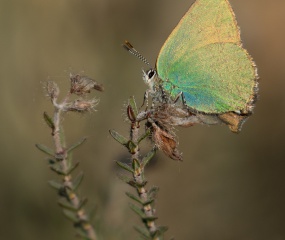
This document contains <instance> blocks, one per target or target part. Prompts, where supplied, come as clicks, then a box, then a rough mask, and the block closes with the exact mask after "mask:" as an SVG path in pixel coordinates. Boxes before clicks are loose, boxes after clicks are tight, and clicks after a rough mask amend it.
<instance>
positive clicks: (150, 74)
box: [147, 69, 155, 79]
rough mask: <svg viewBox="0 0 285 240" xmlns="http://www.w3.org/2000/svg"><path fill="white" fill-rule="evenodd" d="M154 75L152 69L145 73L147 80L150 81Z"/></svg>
mask: <svg viewBox="0 0 285 240" xmlns="http://www.w3.org/2000/svg"><path fill="white" fill-rule="evenodd" d="M154 75H155V71H154V70H153V69H150V70H149V71H148V72H147V76H148V78H149V79H151V78H152V77H153V76H154Z"/></svg>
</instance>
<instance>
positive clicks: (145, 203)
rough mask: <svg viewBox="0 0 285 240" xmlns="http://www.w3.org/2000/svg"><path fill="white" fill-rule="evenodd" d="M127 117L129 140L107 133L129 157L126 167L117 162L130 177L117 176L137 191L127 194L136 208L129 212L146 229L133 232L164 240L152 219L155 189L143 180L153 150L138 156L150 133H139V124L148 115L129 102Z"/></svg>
mask: <svg viewBox="0 0 285 240" xmlns="http://www.w3.org/2000/svg"><path fill="white" fill-rule="evenodd" d="M127 115H128V118H129V120H130V137H129V139H127V138H125V137H124V136H122V135H120V134H119V133H117V132H116V131H114V130H110V133H111V135H112V137H113V138H114V139H115V140H116V141H118V142H119V143H120V144H121V145H123V146H125V147H126V148H127V149H128V151H129V153H130V154H131V163H130V164H126V163H123V162H119V161H118V162H117V164H118V166H119V167H121V168H122V169H124V170H126V171H128V172H130V173H132V177H129V176H125V175H123V176H120V178H121V179H122V180H123V181H125V182H126V183H128V184H129V185H130V186H132V187H133V188H135V189H136V192H137V195H134V194H132V193H129V192H127V193H126V194H127V196H128V197H129V198H131V199H132V200H134V201H136V202H137V203H138V204H139V206H138V205H135V204H130V207H131V209H132V210H133V211H134V212H135V213H136V214H138V215H139V217H140V218H141V220H142V222H143V223H144V225H145V228H142V227H140V226H135V229H136V230H137V231H138V232H139V233H140V234H141V235H142V237H143V238H144V239H149V240H163V235H164V232H165V231H167V229H168V228H167V227H164V226H157V224H156V222H155V221H156V219H157V217H156V216H155V210H154V208H153V204H154V201H155V197H156V193H157V192H158V187H151V188H150V189H147V188H146V184H147V181H146V180H145V177H144V174H145V167H146V165H147V164H148V163H149V161H150V160H151V159H152V158H153V156H154V155H155V152H156V147H153V148H152V150H151V151H149V152H148V153H147V154H146V155H145V156H143V157H141V155H140V147H139V145H140V143H141V142H142V141H143V140H145V139H146V138H147V137H148V136H149V134H150V131H149V130H146V132H144V133H142V134H141V133H140V124H141V123H142V122H145V121H146V120H147V116H148V113H147V112H140V113H138V110H137V107H136V103H135V100H134V99H133V98H130V100H129V105H128V107H127Z"/></svg>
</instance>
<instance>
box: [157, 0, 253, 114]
mask: <svg viewBox="0 0 285 240" xmlns="http://www.w3.org/2000/svg"><path fill="white" fill-rule="evenodd" d="M156 68H157V72H158V75H159V77H160V78H161V80H162V82H163V83H162V84H163V87H164V88H165V89H166V90H167V91H168V92H170V93H171V94H172V95H173V96H175V95H177V94H178V93H180V92H181V91H182V92H183V93H184V96H185V100H186V104H187V105H188V106H189V107H191V108H192V109H194V110H197V111H199V112H204V113H213V114H218V113H225V112H229V111H239V110H241V111H244V112H247V110H248V109H249V106H248V105H249V104H250V103H251V102H252V100H253V98H254V95H255V87H256V81H255V79H256V69H255V65H254V63H253V61H252V59H251V57H250V56H249V54H248V53H247V51H246V50H245V49H243V48H242V44H241V40H240V32H239V28H238V26H237V22H236V19H235V16H234V13H233V10H232V8H231V6H230V4H229V2H228V1H227V0H197V1H196V2H195V3H194V4H193V5H192V6H191V8H190V9H189V10H188V12H187V13H186V14H185V15H184V17H183V18H182V19H181V21H180V22H179V24H178V25H177V26H176V28H175V29H174V30H173V32H172V33H171V34H170V36H169V37H168V39H167V40H166V42H165V43H164V45H163V46H162V48H161V50H160V53H159V55H158V58H157V62H156Z"/></svg>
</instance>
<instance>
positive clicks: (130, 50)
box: [123, 41, 150, 66]
mask: <svg viewBox="0 0 285 240" xmlns="http://www.w3.org/2000/svg"><path fill="white" fill-rule="evenodd" d="M123 47H124V48H125V49H126V50H127V51H128V52H130V53H131V54H133V55H135V56H136V57H137V58H138V59H140V60H141V61H142V62H144V63H145V64H146V65H149V66H150V64H149V62H148V61H147V60H146V58H145V57H144V56H143V55H141V54H140V53H139V52H138V51H137V50H136V49H135V48H134V47H133V45H132V44H130V42H128V41H125V43H124V44H123Z"/></svg>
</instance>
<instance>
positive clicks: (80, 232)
mask: <svg viewBox="0 0 285 240" xmlns="http://www.w3.org/2000/svg"><path fill="white" fill-rule="evenodd" d="M76 236H77V237H79V238H82V239H84V240H92V239H91V238H90V237H89V236H88V235H87V233H85V232H84V231H83V230H82V229H80V228H78V229H77V230H76Z"/></svg>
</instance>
